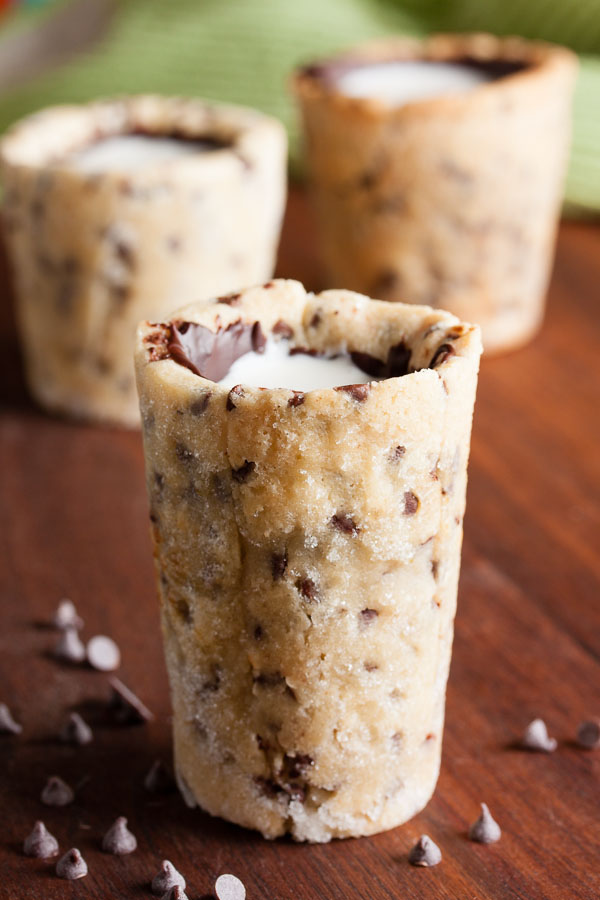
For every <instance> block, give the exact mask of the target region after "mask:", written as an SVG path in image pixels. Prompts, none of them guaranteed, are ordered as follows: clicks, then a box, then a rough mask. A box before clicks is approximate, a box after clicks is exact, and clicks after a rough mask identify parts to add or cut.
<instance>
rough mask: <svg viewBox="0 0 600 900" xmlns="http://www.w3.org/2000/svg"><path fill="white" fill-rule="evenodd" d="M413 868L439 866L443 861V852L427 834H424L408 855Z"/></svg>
mask: <svg viewBox="0 0 600 900" xmlns="http://www.w3.org/2000/svg"><path fill="white" fill-rule="evenodd" d="M408 861H409V863H410V864H411V866H426V867H427V868H431V866H437V864H438V863H441V861H442V851H441V850H440V848H439V847H438V845H437V844H435V843H434V842H433V841H432V840H431V838H430V837H429V836H428V835H427V834H422V835H421V837H420V838H419V840H418V841H417V843H416V844H415V846H414V847H413V848H412V850H411V851H410V853H409V855H408Z"/></svg>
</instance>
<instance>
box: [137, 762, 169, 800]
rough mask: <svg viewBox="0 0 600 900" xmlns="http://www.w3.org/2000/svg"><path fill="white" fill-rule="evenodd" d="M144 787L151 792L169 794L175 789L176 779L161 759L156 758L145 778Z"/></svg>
mask: <svg viewBox="0 0 600 900" xmlns="http://www.w3.org/2000/svg"><path fill="white" fill-rule="evenodd" d="M144 788H145V789H146V790H147V791H148V792H149V793H150V794H168V793H169V792H170V791H173V790H175V779H174V778H173V776H172V775H171V772H170V771H169V769H168V768H167V767H166V766H165V764H164V763H163V761H162V760H161V759H156V760H155V761H154V762H153V763H152V765H151V767H150V769H149V770H148V774H147V775H146V777H145V778H144Z"/></svg>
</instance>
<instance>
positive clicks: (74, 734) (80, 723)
mask: <svg viewBox="0 0 600 900" xmlns="http://www.w3.org/2000/svg"><path fill="white" fill-rule="evenodd" d="M58 736H59V738H60V740H61V741H63V742H64V743H65V744H78V745H79V746H81V747H83V746H84V745H85V744H90V743H91V742H92V741H93V740H94V735H93V733H92V729H91V728H90V726H89V725H88V724H87V722H84V720H83V719H82V718H81V716H80V715H79V713H76V712H74V713H71V714H70V715H69V718H68V719H67V721H66V722H65V724H64V726H63V727H62V728H61V730H60V732H59V735H58Z"/></svg>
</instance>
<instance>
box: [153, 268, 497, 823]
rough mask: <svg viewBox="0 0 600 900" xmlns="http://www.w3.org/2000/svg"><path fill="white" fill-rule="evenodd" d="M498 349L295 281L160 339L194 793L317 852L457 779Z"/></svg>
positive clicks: (163, 585) (184, 735) (214, 810)
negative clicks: (472, 565) (465, 525)
mask: <svg viewBox="0 0 600 900" xmlns="http://www.w3.org/2000/svg"><path fill="white" fill-rule="evenodd" d="M480 353H481V340H480V335H479V329H478V327H477V326H472V325H468V324H466V323H463V322H460V321H459V320H458V319H457V318H456V317H455V316H453V315H451V314H449V313H446V312H441V311H438V310H433V309H431V308H429V307H419V306H410V305H404V304H389V303H385V302H381V301H373V300H370V299H368V298H366V297H364V296H360V295H358V294H354V293H350V292H348V291H328V292H325V293H323V294H321V295H317V296H315V295H312V294H308V293H306V292H305V290H304V288H303V287H302V285H300V284H299V283H298V282H293V281H274V282H269V283H267V284H265V285H264V286H263V287H257V288H252V289H248V290H245V291H243V292H242V293H241V294H236V295H234V296H231V297H224V298H221V299H220V300H219V301H216V302H212V303H204V304H195V305H192V306H188V307H186V308H184V309H182V310H180V311H179V312H178V313H176V314H174V315H172V316H171V317H170V318H169V319H168V320H167V321H165V322H160V323H156V322H153V323H146V324H144V325H142V326H141V327H140V329H139V330H138V339H137V349H136V371H137V383H138V390H139V396H140V406H141V414H142V421H143V436H144V452H145V462H146V475H147V486H148V494H149V500H150V518H151V522H152V531H153V538H154V550H155V561H156V573H157V583H158V590H159V596H160V604H161V612H162V626H163V636H164V645H165V653H166V661H167V668H168V672H169V678H170V683H171V695H172V702H173V726H174V753H175V766H176V771H177V776H178V781H179V784H180V787H181V789H182V792H183V794H184V796H185V798H186V799H187V801H188V802H189V803H190V804H196V803H197V804H199V805H200V806H201V807H202V808H203V809H205V810H207V811H208V812H209V813H211V814H213V815H218V816H222V817H224V818H226V819H229V820H231V821H233V822H236V823H238V824H240V825H244V826H247V827H251V828H255V829H258V830H259V831H260V832H262V834H263V835H264V836H265V837H268V838H274V837H277V836H279V835H282V834H284V833H290V834H291V835H292V837H293V838H294V839H296V840H306V841H328V840H329V839H331V838H333V837H350V836H358V835H367V834H373V833H376V832H378V831H382V830H385V829H388V828H392V827H394V826H396V825H399V824H401V823H402V822H405V821H406V820H407V819H409V818H410V817H411V816H413V815H414V814H415V813H416V812H418V811H419V810H420V809H422V807H423V806H424V805H425V804H426V803H427V801H428V800H429V798H430V796H431V794H432V792H433V790H434V787H435V783H436V779H437V776H438V770H439V764H440V754H441V743H442V729H443V721H444V702H445V690H446V680H447V676H448V667H449V663H450V652H451V644H452V634H453V621H454V613H455V606H456V594H457V582H458V574H459V565H460V551H461V540H462V520H463V514H464V509H465V490H466V473H467V459H468V455H469V441H470V430H471V418H472V413H473V404H474V399H475V388H476V382H477V371H478V366H479V357H480Z"/></svg>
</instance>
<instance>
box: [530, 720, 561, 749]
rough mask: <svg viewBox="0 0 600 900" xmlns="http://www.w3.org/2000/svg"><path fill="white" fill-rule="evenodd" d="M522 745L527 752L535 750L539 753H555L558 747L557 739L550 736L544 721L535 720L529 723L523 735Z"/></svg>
mask: <svg viewBox="0 0 600 900" xmlns="http://www.w3.org/2000/svg"><path fill="white" fill-rule="evenodd" d="M521 743H522V746H523V747H525V749H526V750H534V751H537V752H539V753H554V751H555V750H556V747H557V742H556V739H555V738H551V737H550V736H549V734H548V729H547V727H546V723H545V722H544V720H543V719H534V720H533V722H530V723H529V725H528V726H527V728H526V729H525V731H524V733H523V738H522V741H521Z"/></svg>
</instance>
